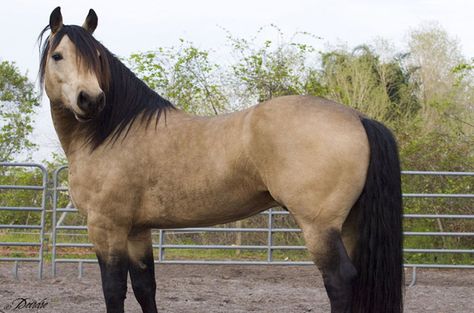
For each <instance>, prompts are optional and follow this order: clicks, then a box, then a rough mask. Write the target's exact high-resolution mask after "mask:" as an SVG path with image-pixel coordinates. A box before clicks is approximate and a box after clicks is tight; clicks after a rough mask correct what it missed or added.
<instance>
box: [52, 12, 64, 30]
mask: <svg viewBox="0 0 474 313" xmlns="http://www.w3.org/2000/svg"><path fill="white" fill-rule="evenodd" d="M61 27H63V16H62V15H61V7H57V8H56V9H54V10H53V12H51V15H50V16H49V28H50V29H51V33H53V34H55V33H56V32H57V31H58V30H59V29H61Z"/></svg>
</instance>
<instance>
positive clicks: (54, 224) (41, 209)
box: [0, 163, 474, 283]
mask: <svg viewBox="0 0 474 313" xmlns="http://www.w3.org/2000/svg"><path fill="white" fill-rule="evenodd" d="M2 167H3V168H6V167H25V168H30V169H31V168H36V169H39V170H40V171H41V173H42V185H40V186H16V185H0V191H1V190H2V189H9V190H33V191H37V192H42V201H41V206H35V205H34V204H31V205H28V206H25V207H11V206H1V207H0V211H29V212H36V213H40V214H41V222H40V224H37V225H3V224H1V225H0V231H1V230H2V229H32V230H35V229H36V230H38V231H39V233H40V239H39V241H38V242H12V241H8V242H2V243H0V247H14V246H16V247H36V248H39V254H38V257H34V258H33V257H32V258H20V257H18V258H1V257H0V261H13V262H15V264H17V262H20V261H28V262H31V261H35V262H38V263H39V268H38V276H39V277H41V276H42V271H43V259H44V255H43V254H44V253H43V249H44V247H45V244H44V242H45V234H46V233H45V228H46V227H47V225H46V224H45V213H46V211H47V210H46V202H47V198H48V195H51V199H52V201H51V207H52V210H51V232H50V233H48V236H47V237H48V239H49V238H50V242H51V245H50V247H51V264H52V273H53V275H56V271H57V265H58V264H60V263H77V264H78V269H79V274H80V275H82V272H83V267H82V266H83V264H85V263H95V262H97V260H96V259H95V258H89V257H86V258H84V257H82V258H69V257H65V256H64V255H62V254H60V253H58V249H64V248H73V249H90V248H92V244H91V243H89V242H75V241H74V240H73V239H62V240H59V237H61V238H63V237H77V234H79V233H81V234H84V235H85V231H86V230H87V227H86V226H85V225H83V224H75V225H64V224H63V221H64V218H65V217H66V216H67V215H68V214H76V213H77V210H76V209H75V208H72V207H60V205H59V203H60V198H62V199H64V197H67V192H68V188H67V186H65V185H62V184H61V179H60V175H61V174H65V170H66V169H67V167H66V166H62V167H60V168H58V169H56V170H55V171H54V172H53V173H52V186H50V187H49V189H48V182H49V180H48V172H47V171H46V169H45V168H44V167H43V166H42V165H39V164H20V163H18V164H12V163H0V169H1V168H2ZM402 174H403V175H410V176H437V177H439V176H442V177H474V172H434V171H430V172H422V171H404V172H402ZM473 185H474V184H473ZM403 196H404V198H405V199H423V198H426V199H433V200H436V199H453V200H455V199H473V198H474V194H473V193H405V194H404V195H403ZM260 215H261V216H262V218H263V219H264V220H265V221H266V225H265V226H263V227H241V226H234V227H222V226H218V227H193V228H184V229H166V230H164V229H162V230H156V231H154V232H153V235H154V238H155V237H156V238H157V239H156V240H155V242H154V244H153V248H154V249H155V250H157V252H158V253H157V258H156V260H155V263H180V264H286V265H303V264H313V263H312V262H311V261H309V260H298V261H295V260H282V259H278V258H275V256H274V254H275V251H299V250H301V251H304V250H305V247H304V246H303V245H294V244H293V245H284V244H281V243H277V242H276V241H275V236H276V235H277V234H295V235H297V234H299V233H301V230H300V229H299V228H293V227H277V226H276V222H275V218H277V217H278V216H287V215H289V213H288V212H287V211H283V210H276V209H270V210H268V211H265V212H262V213H260ZM404 218H405V219H406V220H409V219H426V220H433V219H434V220H460V219H461V220H467V221H468V220H473V219H474V214H472V215H471V214H431V213H430V214H404ZM196 233H199V234H210V233H216V234H247V233H251V234H255V235H259V236H263V237H265V238H266V244H232V245H230V244H190V243H186V244H177V243H170V242H167V239H166V238H167V236H168V235H174V236H177V235H180V234H196ZM404 235H405V236H406V237H411V236H419V237H433V236H436V237H443V238H445V237H446V238H447V237H457V238H466V237H474V232H472V231H466V232H460V231H453V232H449V231H405V232H404ZM236 236H237V235H236ZM169 250H225V251H229V250H234V251H239V252H240V251H260V252H261V254H260V255H261V256H262V258H263V259H259V260H255V259H252V260H246V259H238V260H234V259H232V260H229V259H226V258H222V259H218V260H196V259H191V258H185V259H173V258H169V257H167V253H166V251H169ZM404 253H405V254H410V253H423V254H433V255H439V254H470V255H472V254H474V249H441V248H435V247H422V248H416V249H415V248H406V249H404ZM405 267H409V268H413V271H414V272H413V279H416V268H463V269H466V268H469V269H474V264H472V263H471V264H413V263H407V264H405ZM15 271H17V269H16V270H15ZM413 282H414V280H413V281H412V283H413Z"/></svg>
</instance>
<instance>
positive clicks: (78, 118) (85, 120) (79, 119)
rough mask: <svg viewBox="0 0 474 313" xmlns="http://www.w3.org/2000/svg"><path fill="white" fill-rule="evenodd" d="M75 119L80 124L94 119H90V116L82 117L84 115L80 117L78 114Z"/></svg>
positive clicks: (75, 114)
mask: <svg viewBox="0 0 474 313" xmlns="http://www.w3.org/2000/svg"><path fill="white" fill-rule="evenodd" d="M74 117H75V118H76V120H77V121H78V122H80V123H87V122H89V121H91V120H92V117H89V116H82V115H79V114H77V113H74Z"/></svg>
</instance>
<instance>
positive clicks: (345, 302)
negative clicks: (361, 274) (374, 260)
mask: <svg viewBox="0 0 474 313" xmlns="http://www.w3.org/2000/svg"><path fill="white" fill-rule="evenodd" d="M302 229H303V234H304V237H305V241H306V246H307V248H308V250H309V252H310V253H311V255H312V257H313V261H314V263H315V264H316V266H317V267H318V268H319V270H320V272H321V274H322V277H323V281H324V287H325V288H326V292H327V294H328V297H329V301H330V304H331V313H350V312H351V303H352V281H353V279H354V278H355V277H356V275H357V271H356V268H355V267H354V265H353V264H352V262H351V259H350V257H349V255H348V253H347V251H346V248H345V246H344V244H343V241H342V237H341V231H340V228H339V227H331V226H330V227H326V226H322V224H321V223H318V224H313V225H306V226H302Z"/></svg>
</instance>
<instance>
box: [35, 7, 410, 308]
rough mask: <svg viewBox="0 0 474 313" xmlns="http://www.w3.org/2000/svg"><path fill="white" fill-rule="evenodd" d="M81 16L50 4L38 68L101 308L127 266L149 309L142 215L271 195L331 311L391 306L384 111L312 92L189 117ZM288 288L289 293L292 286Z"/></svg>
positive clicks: (397, 302) (223, 209)
mask: <svg viewBox="0 0 474 313" xmlns="http://www.w3.org/2000/svg"><path fill="white" fill-rule="evenodd" d="M96 27H97V15H96V14H95V12H94V11H93V10H90V11H89V14H88V16H87V18H86V20H85V22H84V24H83V25H82V27H81V26H75V25H64V24H63V22H62V16H61V12H60V8H59V7H58V8H56V9H55V10H54V11H53V12H52V13H51V16H50V23H49V25H48V26H47V27H46V28H45V29H44V30H43V32H42V33H41V35H40V38H41V37H42V36H43V34H44V33H45V32H47V31H48V30H50V32H51V33H50V35H49V36H48V38H47V39H46V40H45V41H44V44H43V45H42V53H41V63H40V78H41V82H42V84H43V85H44V87H45V90H46V93H47V95H48V97H49V100H50V103H51V113H52V118H53V122H54V126H55V129H56V132H57V134H58V137H59V139H60V142H61V145H62V147H63V149H64V152H65V154H66V156H67V159H68V162H69V186H70V195H71V199H72V201H73V202H74V204H75V206H76V207H77V208H78V209H79V211H80V212H81V213H82V214H84V215H86V216H87V226H88V233H89V238H90V240H91V241H92V243H93V244H94V249H95V251H96V254H97V258H98V260H99V264H100V270H101V275H102V286H103V291H104V297H105V301H106V307H107V312H109V313H112V312H113V313H118V312H123V311H124V299H125V295H126V288H127V274H128V273H130V278H131V282H132V287H133V291H134V293H135V296H136V298H137V300H138V302H139V304H140V306H141V307H142V310H143V312H147V313H153V312H157V309H156V302H155V292H156V291H155V290H156V283H155V276H154V261H153V249H152V240H151V229H152V228H162V229H166V228H176V227H193V226H209V225H214V224H218V223H226V222H230V221H235V220H238V219H242V218H245V217H248V216H251V215H254V214H256V213H258V212H261V211H263V210H266V209H268V208H271V207H273V206H277V205H281V206H284V207H286V208H287V209H288V210H289V212H290V213H291V215H292V216H293V217H294V219H295V220H296V222H297V223H298V225H299V226H300V227H301V229H302V231H303V235H304V238H305V242H306V246H307V248H308V250H309V252H310V253H311V255H312V257H313V259H314V262H315V264H316V265H317V266H318V268H319V270H320V271H321V273H322V276H323V280H324V284H325V287H326V290H327V293H328V296H329V299H330V303H331V312H333V313H348V312H352V313H400V312H402V311H403V305H402V279H403V266H402V202H401V187H400V166H399V160H398V152H397V147H396V143H395V140H394V138H393V136H392V134H391V133H390V131H389V130H388V129H387V128H386V127H384V126H383V125H382V124H380V123H378V122H376V121H373V120H371V119H368V118H366V117H364V116H362V115H361V114H360V113H358V112H356V111H354V110H352V109H350V108H347V107H345V106H343V105H340V104H338V103H334V102H332V101H329V100H325V99H322V98H317V97H311V96H286V97H280V98H275V99H272V100H269V101H266V102H264V103H260V104H258V105H255V106H253V107H250V108H248V109H246V110H243V111H240V112H234V113H231V114H225V115H220V116H216V117H198V116H193V115H190V114H187V113H185V112H183V111H181V110H178V109H177V108H176V107H174V106H173V104H171V103H170V102H169V101H167V100H165V99H163V98H162V97H160V96H159V95H158V94H157V93H156V92H154V91H153V90H151V89H150V88H148V87H147V86H146V85H145V84H144V83H143V82H142V81H141V80H139V79H138V78H137V77H136V76H135V75H134V74H133V73H132V72H131V71H130V70H129V69H128V68H127V67H126V66H125V65H123V64H122V63H121V62H120V60H119V59H118V58H117V57H116V56H114V55H113V54H112V53H110V52H109V51H108V50H107V49H106V48H105V47H104V46H103V45H102V44H101V43H100V42H98V41H97V40H96V39H95V38H94V37H93V36H92V34H93V32H94V30H95V28H96ZM289 296H291V295H289Z"/></svg>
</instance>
